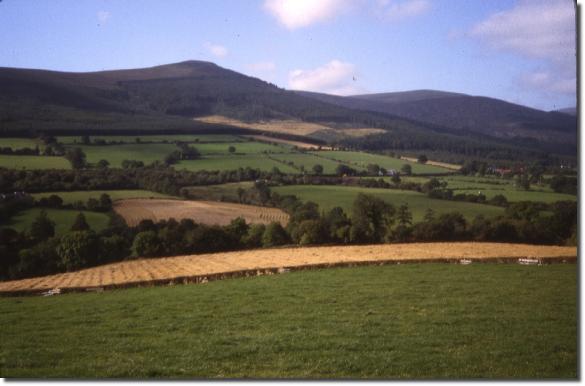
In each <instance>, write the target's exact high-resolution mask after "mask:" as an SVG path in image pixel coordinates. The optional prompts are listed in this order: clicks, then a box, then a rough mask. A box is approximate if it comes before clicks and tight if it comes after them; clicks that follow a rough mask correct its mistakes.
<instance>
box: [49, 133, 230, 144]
mask: <svg viewBox="0 0 585 386" xmlns="http://www.w3.org/2000/svg"><path fill="white" fill-rule="evenodd" d="M89 138H90V140H91V141H92V142H93V141H94V140H95V139H103V140H104V141H108V142H124V143H136V138H140V141H142V142H163V141H167V142H169V143H170V142H174V141H183V142H195V141H199V142H238V141H242V139H241V138H239V137H237V136H235V135H224V134H205V135H181V134H177V135H91V136H90V137H89ZM57 140H58V141H59V142H61V143H64V144H81V137H80V136H59V137H57Z"/></svg>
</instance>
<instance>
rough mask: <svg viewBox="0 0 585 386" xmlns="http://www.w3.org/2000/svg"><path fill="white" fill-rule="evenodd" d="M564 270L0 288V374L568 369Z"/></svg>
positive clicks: (461, 373)
mask: <svg viewBox="0 0 585 386" xmlns="http://www.w3.org/2000/svg"><path fill="white" fill-rule="evenodd" d="M577 273H578V266H577V265H549V266H541V267H536V266H520V265H507V264H502V265H499V264H477V265H476V264H472V265H468V266H463V265H453V264H412V265H409V264H403V265H393V266H382V267H363V268H338V269H326V270H318V271H305V272H294V273H289V274H284V275H277V276H261V277H253V278H246V279H234V280H225V281H217V282H211V283H208V284H205V285H179V286H176V287H148V288H134V289H128V290H116V291H110V292H104V293H86V294H69V295H60V296H54V297H24V298H23V297H21V298H0V325H2V329H0V341H2V345H0V376H2V377H7V378H13V377H26V378H38V377H43V378H45V377H54V378H65V377H73V378H86V377H92V378H95V377H100V378H107V377H111V378H122V377H133V378H147V377H158V378H245V377H250V378H273V379H274V378H352V379H360V378H367V379H382V378H385V379H389V378H391V379H397V378H398V379H428V378H431V379H454V378H457V379H462V378H465V379H500V380H501V379H518V380H519V379H546V378H565V379H568V378H570V379H573V380H576V379H577V371H578V362H577V353H578V335H577V332H578V303H577V293H578V290H577V283H578V280H577Z"/></svg>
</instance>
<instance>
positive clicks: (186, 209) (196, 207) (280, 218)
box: [114, 199, 288, 226]
mask: <svg viewBox="0 0 585 386" xmlns="http://www.w3.org/2000/svg"><path fill="white" fill-rule="evenodd" d="M114 210H115V211H116V213H118V214H119V215H120V216H122V217H124V220H126V223H128V225H129V226H136V225H138V223H140V221H142V220H152V221H154V222H157V221H160V220H168V219H170V218H174V219H175V220H177V221H179V220H181V219H184V218H189V219H192V220H193V221H195V222H197V223H202V224H208V225H227V224H229V223H230V222H231V221H232V220H233V219H235V218H236V217H243V218H244V219H245V220H246V222H248V223H252V224H269V223H271V222H280V223H281V224H282V225H286V223H287V222H288V215H287V214H286V213H285V212H283V211H282V210H280V209H277V208H266V207H259V206H253V205H242V204H234V203H230V202H215V201H182V200H165V199H152V200H149V199H129V200H119V201H116V202H115V203H114Z"/></svg>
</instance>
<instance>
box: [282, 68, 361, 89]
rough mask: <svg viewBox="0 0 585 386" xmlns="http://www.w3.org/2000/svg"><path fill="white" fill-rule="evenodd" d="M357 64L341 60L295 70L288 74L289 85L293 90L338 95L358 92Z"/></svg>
mask: <svg viewBox="0 0 585 386" xmlns="http://www.w3.org/2000/svg"><path fill="white" fill-rule="evenodd" d="M356 81H357V74H356V69H355V66H354V65H353V64H351V63H344V62H341V61H339V60H332V61H330V62H329V63H327V64H325V65H323V66H321V67H317V68H315V69H312V70H294V71H291V72H289V74H288V86H289V88H291V89H293V90H303V91H315V92H324V93H329V94H336V95H351V94H357V93H359V92H361V91H362V89H361V88H360V87H359V86H358V85H356Z"/></svg>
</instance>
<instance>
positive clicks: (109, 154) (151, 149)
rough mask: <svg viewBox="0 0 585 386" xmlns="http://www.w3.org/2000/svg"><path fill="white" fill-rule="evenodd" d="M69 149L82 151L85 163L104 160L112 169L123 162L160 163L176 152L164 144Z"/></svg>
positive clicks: (172, 146)
mask: <svg viewBox="0 0 585 386" xmlns="http://www.w3.org/2000/svg"><path fill="white" fill-rule="evenodd" d="M71 147H72V148H75V147H78V148H80V149H81V150H83V152H84V153H85V154H86V156H87V162H89V163H94V164H95V163H97V162H98V161H99V160H101V159H105V160H107V161H108V162H109V163H110V167H112V168H119V167H121V166H122V161H124V160H135V161H142V162H144V164H146V165H147V164H149V163H151V162H154V161H161V162H162V161H164V159H165V157H166V156H167V155H168V154H170V153H172V152H173V151H174V150H178V148H177V146H175V145H173V144H166V143H152V144H131V145H130V144H128V145H109V146H82V145H80V146H71Z"/></svg>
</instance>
